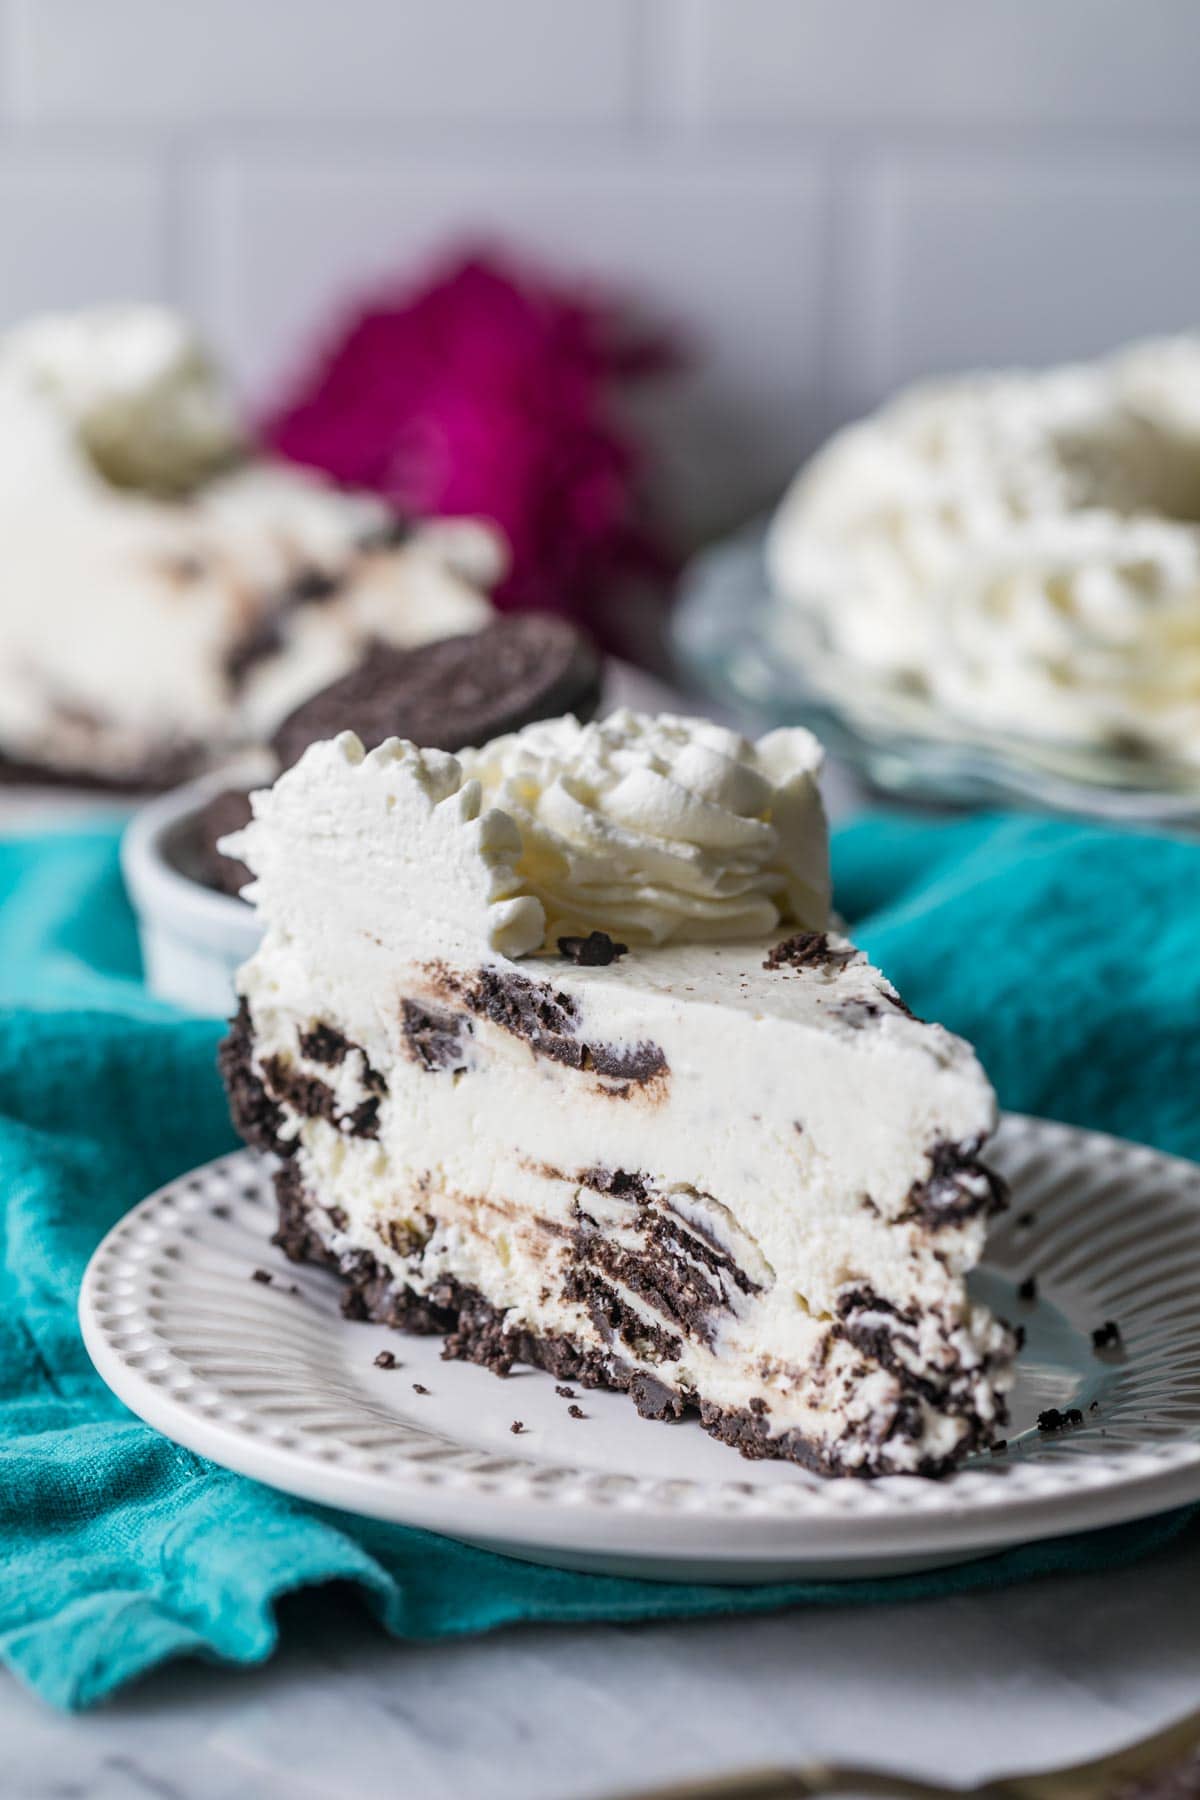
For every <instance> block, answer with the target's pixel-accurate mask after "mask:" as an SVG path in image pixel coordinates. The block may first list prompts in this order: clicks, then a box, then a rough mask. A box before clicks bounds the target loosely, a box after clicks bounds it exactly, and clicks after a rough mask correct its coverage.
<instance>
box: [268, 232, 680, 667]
mask: <svg viewBox="0 0 1200 1800" xmlns="http://www.w3.org/2000/svg"><path fill="white" fill-rule="evenodd" d="M678 360H679V358H678V356H677V353H676V350H675V347H674V346H673V345H672V344H671V343H670V342H669V341H668V340H667V339H666V338H665V337H663V336H661V335H656V334H653V333H650V332H647V331H645V330H639V329H636V328H634V327H632V326H631V324H630V322H629V318H628V315H627V313H626V311H625V309H624V308H623V307H620V306H618V305H617V304H616V303H615V302H614V301H613V300H611V299H609V298H604V297H601V296H599V295H597V294H596V293H595V292H594V291H592V290H591V289H585V288H582V287H568V286H566V285H564V284H561V283H556V282H553V281H551V280H550V279H548V278H547V277H546V276H544V275H542V274H535V273H534V272H532V271H531V270H530V269H529V268H528V267H526V266H525V265H524V264H521V265H517V264H516V263H514V262H513V261H511V260H510V259H508V258H506V257H500V256H499V255H496V254H494V253H487V252H483V251H477V252H472V253H469V254H465V255H461V256H459V257H456V258H455V259H454V260H452V261H451V262H449V263H448V264H446V265H443V266H442V267H441V268H440V269H438V270H437V271H435V273H434V274H433V276H432V277H431V278H430V279H429V280H428V281H427V282H426V283H425V284H424V285H422V286H421V287H419V288H418V289H416V290H415V291H414V290H409V291H405V292H403V293H400V294H394V295H383V296H381V297H379V298H377V299H376V300H375V301H374V302H372V303H371V304H369V305H368V306H367V307H366V308H365V309H364V310H363V311H362V312H361V313H360V314H359V315H358V316H357V317H356V318H355V319H353V320H352V321H351V323H350V324H349V325H348V326H347V327H346V329H345V330H344V331H343V333H342V334H341V335H340V337H338V338H337V339H336V340H335V341H334V342H333V344H332V345H331V346H330V347H329V349H328V350H327V352H326V354H325V355H324V356H323V357H322V358H321V359H320V362H319V365H318V366H317V367H316V368H315V369H314V370H313V372H312V373H311V374H310V375H309V376H308V377H307V378H306V379H304V380H303V381H302V382H301V383H300V384H299V390H298V392H297V393H296V394H295V395H294V396H293V397H292V398H290V399H288V400H286V401H285V402H284V403H283V404H282V405H281V406H280V407H279V408H278V410H276V411H275V412H274V413H273V414H272V415H271V416H270V417H269V418H268V419H267V421H266V422H265V424H264V427H263V435H264V437H265V440H266V442H267V443H268V444H269V445H270V446H271V447H272V448H273V449H275V450H276V451H278V452H279V453H280V454H281V455H283V456H285V457H288V458H290V459H291V460H292V461H295V462H300V463H306V464H308V465H309V466H310V467H313V468H318V469H323V470H324V471H326V473H328V474H329V475H331V476H332V477H333V478H334V479H335V480H336V481H338V482H340V483H342V484H344V485H345V486H347V487H356V488H368V489H372V490H374V491H375V492H376V493H379V494H381V495H383V496H384V498H385V499H387V500H388V501H389V502H390V503H391V504H392V506H394V507H395V509H396V511H397V512H398V513H400V514H404V515H415V516H417V517H430V516H441V517H445V516H452V515H461V514H472V515H475V516H478V517H482V518H487V519H491V520H493V521H494V522H495V523H496V524H497V525H498V526H499V527H500V529H501V530H502V531H503V533H504V535H505V537H506V538H507V539H508V543H509V546H510V549H511V554H512V566H511V569H510V572H509V575H508V577H507V579H506V581H505V582H504V585H503V587H502V589H501V590H500V593H499V594H498V596H497V598H498V601H499V604H500V605H501V606H504V607H508V608H514V609H515V608H541V609H545V610H548V611H552V612H563V613H570V614H572V615H574V616H575V617H577V618H581V619H583V620H584V621H585V622H587V623H589V624H591V625H592V627H593V629H597V630H598V631H599V632H600V634H601V635H604V624H605V621H604V617H603V607H604V602H605V600H606V598H608V597H609V596H610V595H611V594H613V593H614V592H615V591H616V590H617V588H618V587H619V586H620V585H621V584H622V583H623V582H625V581H626V580H627V579H628V578H629V577H631V576H635V575H636V576H642V577H646V576H650V577H652V578H656V579H658V580H660V581H661V580H662V579H663V578H664V577H665V576H666V575H667V574H668V573H669V572H670V566H671V565H670V559H669V558H668V557H667V556H666V555H665V554H664V552H663V549H662V547H661V546H660V545H659V544H658V543H657V542H656V540H655V538H654V536H653V534H652V533H651V531H650V530H649V528H648V525H647V521H646V518H645V514H644V509H643V505H642V496H643V476H644V472H645V456H644V452H643V450H642V448H641V446H640V445H639V444H638V443H637V442H636V440H635V439H634V438H633V437H632V436H631V434H630V433H629V431H628V430H627V429H624V428H622V427H621V426H620V425H618V423H617V421H616V417H615V412H616V408H615V405H614V401H615V398H616V395H617V393H618V390H619V389H620V388H622V387H623V386H625V385H626V384H629V383H633V382H636V381H640V380H643V379H645V378H646V377H648V376H651V375H656V374H660V373H662V372H664V371H666V370H668V369H670V368H672V367H675V366H677V363H678Z"/></svg>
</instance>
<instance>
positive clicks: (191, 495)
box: [0, 307, 505, 782]
mask: <svg viewBox="0 0 1200 1800" xmlns="http://www.w3.org/2000/svg"><path fill="white" fill-rule="evenodd" d="M240 450H241V440H240V435H239V432H238V429H237V425H236V420H235V416H234V410H233V407H232V403H231V401H230V399H229V397H228V394H227V393H226V390H225V388H224V387H223V385H222V383H221V382H220V379H219V377H218V376H217V375H216V374H215V373H214V372H213V370H212V368H211V366H210V364H209V363H208V361H207V359H206V357H205V354H204V352H203V350H202V349H201V348H200V346H199V345H198V344H197V342H196V340H195V338H194V337H193V335H192V333H191V331H190V329H189V328H188V327H187V326H186V324H184V323H183V322H182V321H181V320H179V319H177V318H176V317H175V315H174V314H171V313H167V312H162V311H159V310H157V309H154V308H141V307H135V308H120V309H108V308H106V309H102V310H101V311H99V312H97V313H82V314H79V315H68V316H62V317H54V318H50V319H44V320H41V321H37V322H35V323H33V324H31V325H27V326H23V327H20V328H18V329H17V330H15V331H13V332H11V333H9V334H8V335H7V336H5V337H3V338H0V586H2V587H3V591H4V602H3V623H4V629H3V631H2V632H0V756H5V757H7V758H9V759H11V760H15V761H17V762H19V763H31V764H35V765H37V766H39V767H48V768H51V769H55V770H58V771H60V772H63V773H78V772H85V773H87V774H90V775H91V776H93V777H98V778H100V779H101V780H111V781H126V780H133V781H149V782H154V781H156V780H157V781H160V782H161V781H164V780H167V779H170V778H172V777H173V776H178V775H180V774H183V773H186V772H189V771H193V770H194V769H195V768H196V767H198V766H204V764H205V763H206V762H209V761H211V760H213V759H214V758H219V757H220V755H222V754H223V753H224V752H226V751H228V750H229V749H231V748H237V747H239V746H240V745H242V744H245V743H247V742H257V741H260V740H261V738H262V737H263V736H264V735H267V734H269V733H270V732H271V731H272V730H273V728H274V726H275V725H276V724H277V723H278V721H279V719H280V718H282V717H283V716H284V715H285V714H286V713H287V712H289V711H290V710H291V709H292V707H294V706H296V705H298V704H299V703H300V702H301V701H302V700H304V699H306V698H307V697H308V696H309V695H310V694H312V693H314V692H315V691H317V690H318V689H319V688H321V687H324V686H325V685H326V684H327V683H328V682H330V681H332V680H334V679H335V678H336V677H337V676H339V675H341V674H343V673H344V672H345V671H346V670H347V669H349V668H352V667H353V666H354V664H355V663H357V662H358V661H359V659H360V658H361V656H362V654H363V652H364V650H365V649H366V647H367V645H368V644H369V643H371V642H372V641H373V640H376V639H378V640H382V641H383V642H385V643H391V644H398V645H408V644H416V643H423V642H426V641H428V640H429V639H432V638H438V637H444V636H449V635H452V634H454V633H456V632H463V631H474V630H477V629H479V627H481V626H482V625H484V624H486V623H487V622H488V620H489V619H490V617H491V607H490V605H489V602H488V598H487V592H488V590H489V589H490V587H491V586H492V585H493V584H494V582H495V581H496V580H497V579H498V578H499V576H500V575H501V574H502V573H503V569H504V564H505V554H504V550H503V547H502V545H501V543H500V541H499V539H498V537H497V535H496V533H495V532H494V531H493V530H492V529H491V528H490V527H489V526H486V525H484V524H482V523H478V522H475V521H470V520H461V521H459V520H442V521H438V522H436V523H433V524H429V525H424V526H420V527H418V528H416V529H414V530H413V531H411V532H410V533H409V534H408V535H407V536H405V537H403V538H402V539H400V540H398V539H397V536H396V533H395V530H394V521H393V520H392V518H391V515H390V513H389V512H388V509H387V508H386V507H385V506H384V505H383V504H382V503H381V502H380V501H379V500H377V499H376V498H375V497H374V496H372V495H367V494H348V493H344V492H342V491H340V490H338V489H335V488H334V487H333V486H332V485H330V484H329V483H328V482H326V481H324V480H323V479H322V478H321V477H320V476H318V475H316V474H314V473H312V472H311V471H309V470H305V469H300V468H297V467H293V466H291V465H288V464H284V463H276V462H272V461H268V460H265V459H263V458H259V457H253V456H244V455H240V454H239V453H240Z"/></svg>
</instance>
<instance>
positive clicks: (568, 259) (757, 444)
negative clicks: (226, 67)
mask: <svg viewBox="0 0 1200 1800" xmlns="http://www.w3.org/2000/svg"><path fill="white" fill-rule="evenodd" d="M199 180H200V187H201V193H200V195H199V203H198V209H197V218H198V224H199V240H200V241H199V243H198V244H197V246H196V247H195V255H196V267H197V271H198V275H197V282H198V291H199V294H200V306H201V311H202V316H203V318H204V320H205V322H206V323H207V324H208V326H209V328H210V329H211V330H212V332H213V334H214V336H216V337H217V338H218V339H219V340H220V342H221V343H222V344H223V346H224V347H225V349H226V351H227V353H228V354H229V355H230V356H231V358H232V360H233V364H234V367H235V369H236V370H237V373H238V375H239V377H240V378H241V380H242V381H243V383H244V384H245V386H246V387H247V388H248V389H249V391H250V392H251V393H252V394H262V393H264V392H269V391H270V389H271V386H272V383H273V380H274V379H275V378H276V377H278V375H279V374H280V373H281V372H282V371H283V370H285V369H286V367H287V366H288V364H289V362H290V361H291V360H292V358H293V357H294V354H295V346H296V345H297V344H302V343H303V342H304V341H305V339H306V338H311V337H312V335H313V333H314V329H315V328H318V327H320V326H321V325H323V324H325V323H326V322H327V321H328V319H329V318H330V316H331V315H333V314H335V313H336V309H337V306H338V303H339V301H343V300H344V299H345V296H346V294H347V292H348V291H350V292H354V291H356V290H358V291H366V290H369V289H370V288H371V286H372V285H373V283H375V282H376V281H378V280H380V279H381V278H383V277H385V276H387V275H388V273H389V272H391V271H395V270H396V269H412V268H414V267H416V268H419V267H421V266H422V265H424V264H426V263H427V262H428V261H429V260H430V258H431V257H433V256H434V255H435V253H436V252H437V251H438V249H439V247H443V246H445V245H447V244H454V243H459V244H466V243H469V242H471V241H473V240H477V239H481V238H482V239H486V238H487V237H489V236H492V237H494V238H495V239H496V240H497V241H503V242H505V243H508V244H511V245H514V246H516V247H517V248H518V249H520V250H524V251H526V252H527V253H531V254H532V255H533V256H535V257H539V258H542V259H544V260H545V261H547V262H551V261H553V260H557V261H559V262H560V263H566V264H567V265H569V266H570V267H572V268H574V269H577V270H579V271H580V272H582V273H583V274H585V275H589V274H594V275H596V276H599V277H605V276H608V277H614V276H615V277H616V278H617V280H618V282H619V283H620V284H621V285H623V286H625V287H627V288H628V289H629V290H630V291H631V292H632V293H635V294H637V295H638V296H639V297H640V298H641V300H642V301H643V302H644V303H645V305H646V307H647V308H648V309H649V311H650V312H651V313H652V314H654V315H655V316H656V317H659V318H662V319H666V320H669V321H672V322H677V323H678V329H679V333H680V335H681V336H682V337H683V338H685V339H686V340H687V341H688V345H689V350H690V353H691V356H692V369H691V372H690V373H688V374H687V375H686V376H685V377H684V378H683V379H681V380H679V381H677V382H674V383H672V384H671V385H670V387H667V386H664V387H662V388H661V389H660V390H659V391H658V392H657V393H653V392H651V391H649V390H648V391H647V393H646V396H645V399H644V401H643V403H642V404H641V405H640V407H639V411H640V412H641V414H642V415H643V416H644V418H645V420H646V422H647V424H648V425H649V427H650V429H651V431H652V433H653V438H654V442H655V444H656V446H657V447H658V448H659V450H660V451H661V453H662V455H663V457H664V459H665V460H666V462H667V463H668V465H669V471H670V473H669V478H668V481H667V484H666V485H667V489H668V492H669V494H670V496H671V500H672V504H673V507H674V508H675V510H676V511H677V512H678V514H680V515H681V516H682V517H683V518H684V519H685V520H686V521H687V523H688V525H689V527H693V528H699V527H700V526H701V525H703V524H704V523H707V522H708V521H710V520H712V521H717V522H725V521H729V520H736V519H737V518H738V517H740V516H743V515H744V513H745V511H746V510H747V509H748V508H750V507H752V506H754V505H755V504H762V503H765V502H766V501H767V500H768V499H769V498H770V496H771V493H772V491H773V489H775V488H776V487H778V485H779V483H780V482H781V481H782V480H784V479H785V478H786V476H787V473H788V470H789V469H790V468H791V467H792V465H793V464H794V462H795V460H796V457H797V456H798V455H799V454H800V452H801V450H802V449H803V448H804V447H805V446H806V445H810V444H811V443H812V442H813V441H814V439H815V437H816V436H817V435H818V432H819V407H820V401H821V395H820V375H821V366H822V358H821V348H822V342H823V323H824V321H823V311H822V309H823V281H822V264H823V258H822V243H823V235H824V233H823V204H822V198H821V186H820V183H819V181H818V179H817V177H816V175H815V173H814V172H813V171H812V170H811V169H810V168H809V167H808V166H807V165H805V164H804V163H803V161H799V162H796V163H794V164H793V165H792V166H790V167H787V168H784V169H779V168H775V167H772V166H768V167H765V168H764V167H762V166H760V165H758V164H756V163H751V164H749V165H746V164H740V165H733V166H731V165H729V164H728V163H724V162H720V163H717V164H716V165H714V166H713V167H708V166H706V165H705V163H704V162H703V160H699V161H697V159H696V158H692V157H689V158H686V159H684V158H680V157H678V156H675V155H671V154H655V155H647V156H644V157H633V156H630V155H626V154H622V155H617V156H614V157H610V158H605V159H601V160H597V159H596V158H595V157H592V158H589V159H587V160H584V161H577V160H573V159H570V158H562V157H559V158H555V159H553V160H552V161H546V160H542V161H535V160H532V159H528V158H523V159H521V160H518V161H512V160H508V161H502V162H500V163H497V162H496V161H495V160H493V161H492V162H491V163H489V164H488V165H486V166H483V165H481V164H479V163H476V162H465V163H462V164H461V165H460V166H457V167H447V168H441V169H437V170H430V169H429V168H428V167H427V166H426V165H425V164H423V163H422V162H421V160H420V159H415V158H409V159H399V158H380V157H378V156H370V157H358V158H348V159H346V158H344V159H342V160H340V161H339V162H338V163H337V164H336V165H332V166H331V165H327V164H319V163H318V164H312V163H311V162H309V161H307V160H306V159H305V158H303V157H299V158H292V157H284V158H282V159H281V160H279V161H278V162H277V163H275V164H268V163H265V162H264V161H263V160H262V158H261V157H258V156H253V157H246V158H237V157H235V158H224V159H222V160H221V162H220V164H219V165H218V166H216V167H214V168H212V169H209V170H207V171H204V172H202V173H201V175H200V177H199Z"/></svg>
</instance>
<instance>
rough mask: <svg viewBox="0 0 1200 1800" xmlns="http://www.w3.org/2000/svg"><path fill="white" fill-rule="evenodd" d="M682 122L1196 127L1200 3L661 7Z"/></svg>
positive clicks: (990, 1)
mask: <svg viewBox="0 0 1200 1800" xmlns="http://www.w3.org/2000/svg"><path fill="white" fill-rule="evenodd" d="M651 3H652V4H658V5H661V6H665V7H666V8H667V9H668V10H669V12H670V14H671V15H672V23H671V27H670V29H671V31H672V34H673V36H674V39H675V52H676V53H675V55H674V56H673V57H672V58H671V59H670V63H669V67H668V68H667V69H666V70H665V71H664V78H663V105H664V107H665V108H666V110H667V111H668V112H669V113H670V114H672V115H673V116H676V117H679V118H686V119H691V120H696V121H702V122H707V123H714V124H729V123H731V122H733V123H737V124H740V125H763V124H771V125H778V124H783V125H804V124H809V123H811V122H812V121H814V120H851V121H854V122H856V123H859V124H867V125H878V124H881V123H882V124H888V123H895V122H897V121H907V122H909V123H916V124H920V125H930V124H935V125H941V124H949V125H954V126H957V125H980V124H985V123H987V124H997V123H999V124H1009V125H1012V124H1016V125H1028V124H1055V125H1062V124H1085V125H1091V124H1093V123H1094V122H1095V121H1097V120H1103V121H1104V122H1105V123H1107V124H1113V125H1116V124H1136V125H1149V126H1154V127H1156V128H1158V127H1161V126H1163V125H1172V124H1173V125H1180V126H1185V127H1191V126H1192V125H1193V124H1194V122H1195V119H1196V92H1197V86H1198V84H1200V16H1198V14H1197V8H1196V3H1195V0H736V3H732V4H731V0H651Z"/></svg>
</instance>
